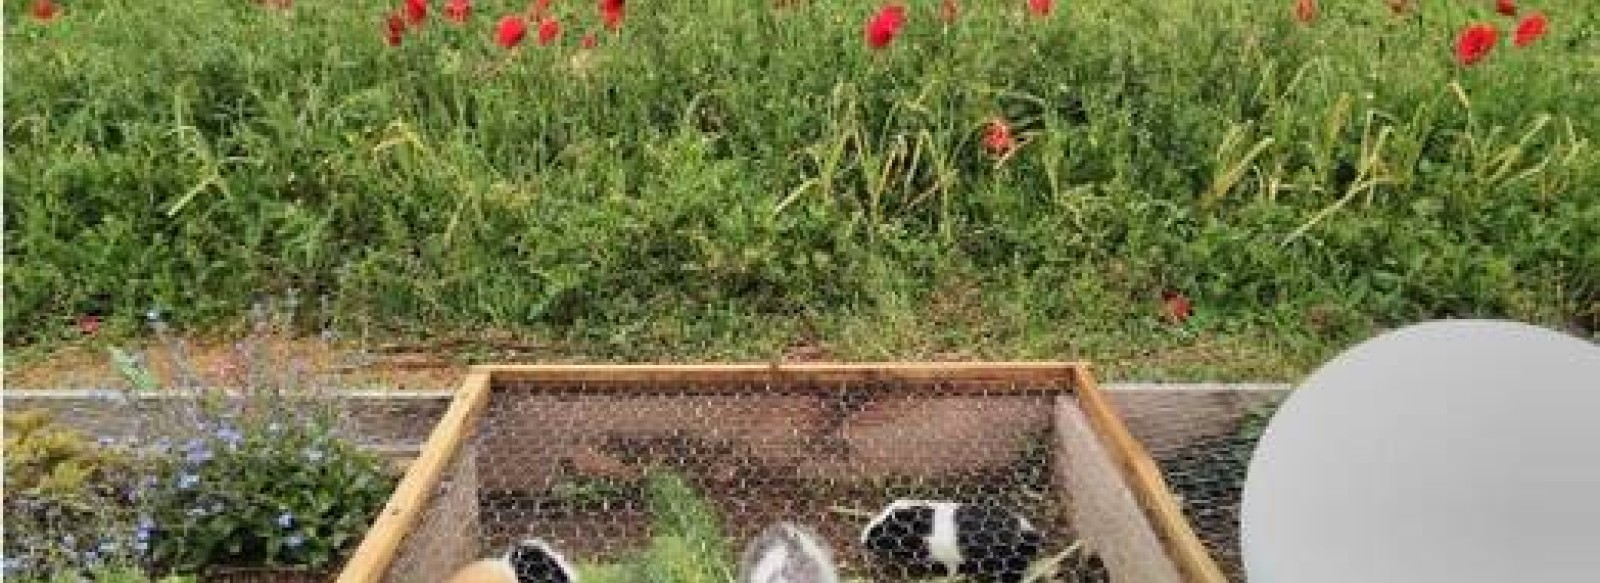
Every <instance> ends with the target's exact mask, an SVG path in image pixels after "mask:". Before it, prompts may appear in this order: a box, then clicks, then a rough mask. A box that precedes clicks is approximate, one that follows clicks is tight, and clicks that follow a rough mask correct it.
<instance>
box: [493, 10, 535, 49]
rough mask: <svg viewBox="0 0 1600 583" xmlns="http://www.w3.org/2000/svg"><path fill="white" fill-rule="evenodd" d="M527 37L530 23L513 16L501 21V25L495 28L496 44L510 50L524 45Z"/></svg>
mask: <svg viewBox="0 0 1600 583" xmlns="http://www.w3.org/2000/svg"><path fill="white" fill-rule="evenodd" d="M525 36H528V22H527V21H525V20H523V19H522V17H521V16H518V15H515V14H513V15H510V16H507V17H505V18H501V19H500V25H499V26H497V27H495V32H494V42H495V43H497V44H499V45H500V46H502V47H505V48H508V49H509V48H512V47H515V46H517V45H519V44H522V37H525Z"/></svg>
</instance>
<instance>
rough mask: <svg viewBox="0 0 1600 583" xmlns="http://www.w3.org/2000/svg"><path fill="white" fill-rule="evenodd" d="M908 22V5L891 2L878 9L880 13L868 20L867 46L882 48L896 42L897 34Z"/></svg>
mask: <svg viewBox="0 0 1600 583" xmlns="http://www.w3.org/2000/svg"><path fill="white" fill-rule="evenodd" d="M905 23H906V7H904V6H901V5H899V4H890V5H888V6H885V7H883V8H882V9H880V10H878V13H877V14H876V15H874V16H873V17H872V20H868V21H867V31H866V36H867V46H870V47H872V48H874V49H881V48H883V47H886V46H889V43H891V42H894V37H895V35H897V34H899V33H900V27H901V26H903V25H905Z"/></svg>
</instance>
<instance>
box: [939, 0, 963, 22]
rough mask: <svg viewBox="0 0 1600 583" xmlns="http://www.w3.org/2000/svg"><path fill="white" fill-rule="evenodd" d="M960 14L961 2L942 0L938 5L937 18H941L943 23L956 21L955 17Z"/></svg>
mask: <svg viewBox="0 0 1600 583" xmlns="http://www.w3.org/2000/svg"><path fill="white" fill-rule="evenodd" d="M960 15H961V4H960V3H957V2H956V0H944V2H943V3H942V4H940V5H939V20H943V21H944V23H945V24H951V23H954V22H955V21H956V17H957V16H960Z"/></svg>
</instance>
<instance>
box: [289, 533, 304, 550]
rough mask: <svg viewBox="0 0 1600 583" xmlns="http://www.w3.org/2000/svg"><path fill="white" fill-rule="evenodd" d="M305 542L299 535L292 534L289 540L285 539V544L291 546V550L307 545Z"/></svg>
mask: <svg viewBox="0 0 1600 583" xmlns="http://www.w3.org/2000/svg"><path fill="white" fill-rule="evenodd" d="M305 542H306V539H305V537H302V536H300V535H298V534H291V535H289V538H286V539H283V544H286V545H289V548H295V547H298V546H300V545H303V544H305Z"/></svg>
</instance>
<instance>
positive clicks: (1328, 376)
mask: <svg viewBox="0 0 1600 583" xmlns="http://www.w3.org/2000/svg"><path fill="white" fill-rule="evenodd" d="M1240 522H1241V525H1240V527H1241V538H1242V541H1241V542H1242V543H1243V549H1242V550H1243V554H1244V557H1243V558H1244V566H1245V571H1246V573H1247V575H1248V578H1249V581H1250V583H1324V582H1326V583H1352V582H1357V581H1359V582H1362V583H1436V582H1437V583H1446V582H1448V583H1478V582H1482V583H1491V582H1492V583H1504V582H1507V581H1515V582H1517V583H1557V582H1560V583H1566V582H1571V583H1579V582H1582V583H1594V582H1596V581H1600V346H1596V345H1595V344H1594V343H1591V342H1588V341H1585V340H1583V339H1579V338H1576V337H1573V336H1569V335H1565V334H1561V333H1557V332H1554V331H1551V330H1547V329H1544V328H1539V327H1536V326H1530V325H1526V324H1520V323H1515V322H1504V321H1489V320H1450V321H1442V322H1430V323H1425V324H1418V325H1414V326H1409V327H1406V328H1401V329H1399V330H1394V331H1391V332H1388V333H1386V334H1383V335H1380V336H1378V337H1376V338H1373V339H1371V340H1368V341H1366V342H1363V343H1361V344H1359V345H1357V346H1356V347H1354V348H1351V349H1349V350H1347V351H1346V352H1344V353H1343V354H1341V355H1339V356H1338V357H1337V358H1335V359H1334V360H1333V361H1331V362H1328V363H1327V364H1325V365H1323V366H1322V367H1321V368H1320V369H1318V370H1317V371H1316V372H1315V373H1314V374H1312V375H1311V376H1310V377H1309V378H1308V379H1307V380H1306V381H1305V383H1303V384H1302V385H1301V386H1300V387H1299V388H1298V389H1296V390H1295V391H1294V392H1293V393H1291V394H1290V397H1289V398H1288V399H1287V400H1286V401H1285V402H1284V404H1283V405H1282V407H1281V408H1279V410H1278V412H1277V413H1276V414H1275V415H1274V416H1273V418H1272V420H1271V422H1270V423H1269V424H1268V426H1267V428H1266V430H1265V432H1264V433H1263V435H1262V437H1261V441H1260V442H1259V444H1258V445H1257V448H1256V450H1255V453H1254V457H1253V458H1252V459H1251V462H1250V470H1249V474H1248V477H1247V479H1246V480H1245V486H1244V493H1243V500H1242V505H1241V509H1240Z"/></svg>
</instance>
